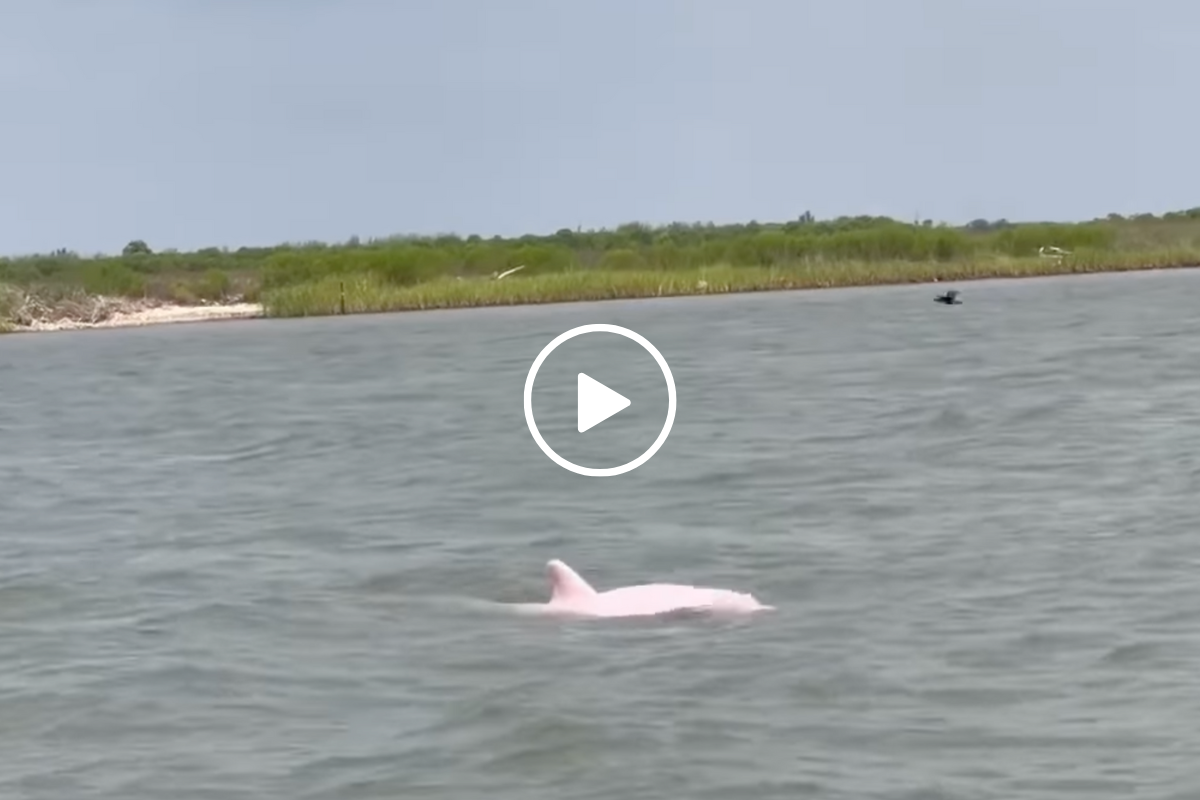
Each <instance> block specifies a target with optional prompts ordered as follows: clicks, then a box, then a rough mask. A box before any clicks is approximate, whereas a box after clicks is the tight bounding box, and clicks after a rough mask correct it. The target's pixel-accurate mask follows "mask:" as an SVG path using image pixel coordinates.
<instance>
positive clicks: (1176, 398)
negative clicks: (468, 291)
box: [0, 273, 1200, 800]
mask: <svg viewBox="0 0 1200 800" xmlns="http://www.w3.org/2000/svg"><path fill="white" fill-rule="evenodd" d="M1198 280H1200V274H1197V273H1164V274H1139V275H1123V276H1107V277H1086V278H1083V277H1081V278H1065V279H1045V280H1037V281H1027V282H1025V281H1021V282H1017V281H1013V282H993V283H972V284H966V285H965V286H963V287H961V288H963V289H964V292H963V298H964V301H965V304H964V305H962V306H956V307H951V308H947V307H942V306H938V305H935V304H934V303H933V302H932V295H933V294H934V293H935V292H934V289H933V287H928V286H918V287H900V288H887V289H868V290H846V291H827V292H817V293H775V294H764V295H742V296H733V297H714V298H693V299H680V300H661V301H660V300H651V301H642V302H632V303H608V304H596V305H571V306H556V307H549V306H547V307H540V308H538V307H533V308H511V309H492V310H476V311H463V312H446V313H427V314H408V315H387V316H378V317H352V318H340V319H323V320H298V321H279V322H274V321H271V322H267V321H253V322H245V323H243V322H234V323H221V324H212V325H198V326H178V327H173V326H166V327H160V328H147V329H134V330H111V331H87V332H72V333H56V334H36V335H28V336H10V337H4V338H0V754H2V757H0V796H3V797H5V798H9V797H11V798H39V799H40V798H54V799H55V800H60V799H61V798H95V797H104V798H122V799H123V800H139V799H140V798H155V800H158V799H159V798H166V797H170V798H210V799H214V800H215V799H218V798H219V799H220V800H226V799H228V798H255V799H256V800H259V799H260V798H305V799H308V798H312V799H314V800H315V799H316V798H354V799H355V800H359V799H361V798H405V799H406V800H407V799H408V798H438V799H439V800H440V799H441V798H447V799H449V798H454V800H461V799H463V798H485V797H487V798H501V799H504V798H512V799H513V800H517V799H518V798H519V799H520V800H536V799H537V798H555V799H556V800H559V799H565V798H570V799H574V798H580V799H581V800H582V799H583V798H622V799H625V798H673V799H674V798H734V797H736V798H794V797H815V798H846V799H847V800H849V798H854V799H855V800H860V799H861V798H904V799H905V800H908V799H909V798H911V799H913V800H915V799H916V798H963V799H964V800H967V799H972V800H973V799H974V798H1018V797H1019V798H1048V799H1054V800H1057V799H1059V798H1062V799H1064V800H1065V799H1066V798H1089V800H1091V798H1100V797H1116V796H1119V797H1122V798H1125V797H1138V798H1181V799H1182V798H1185V797H1188V798H1190V797H1196V796H1197V794H1200V767H1197V766H1196V764H1197V758H1196V756H1197V753H1200V726H1198V725H1197V722H1196V720H1197V719H1200V688H1197V682H1196V675H1197V657H1198V656H1200V634H1198V633H1197V631H1198V629H1200V592H1198V589H1200V581H1198V580H1197V578H1196V575H1197V570H1198V568H1200V425H1198V423H1200V411H1198V410H1197V409H1198V400H1197V398H1200V372H1198V371H1197V369H1196V365H1197V364H1200V317H1198V316H1197V314H1196V312H1195V308H1196V303H1195V301H1194V298H1195V296H1196V292H1197V289H1200V283H1198V282H1197V281H1198ZM587 322H611V323H615V324H618V325H625V326H627V327H630V328H632V329H634V330H636V331H638V332H640V333H642V334H643V335H645V336H646V337H647V338H649V339H650V340H651V341H652V342H653V343H654V344H655V345H656V346H657V347H658V348H659V349H660V350H661V351H662V353H663V355H664V356H665V357H666V359H667V360H668V362H669V363H670V365H671V368H672V371H673V374H674V378H675V381H676V384H677V386H678V389H679V407H678V415H677V418H676V420H675V425H674V430H673V432H672V434H671V436H670V438H669V439H668V440H667V442H666V445H665V446H664V447H663V449H662V450H661V451H660V452H659V453H658V454H657V455H656V456H655V457H654V458H652V459H651V460H650V461H649V462H648V463H647V464H646V465H645V466H643V467H641V468H640V469H638V470H636V471H635V472H633V473H630V474H628V475H625V476H622V477H619V478H605V479H596V478H584V477H580V476H577V475H573V474H571V473H569V472H567V471H565V470H563V469H561V468H559V467H558V466H556V465H554V464H553V463H551V461H550V460H549V459H548V458H546V457H545V456H544V455H543V454H542V453H541V452H540V451H539V450H538V449H537V447H536V445H535V444H534V442H533V440H532V438H531V437H530V435H529V432H528V430H527V429H526V427H525V421H524V416H523V411H522V405H521V396H522V394H521V393H522V390H523V386H524V381H525V375H526V372H527V370H528V369H529V366H530V364H531V363H532V361H533V359H534V357H535V356H536V355H537V354H538V352H539V351H540V350H541V349H542V347H543V346H544V345H545V344H547V343H548V342H549V341H550V340H551V339H552V338H553V337H555V336H556V335H558V334H559V333H561V332H563V331H565V330H566V329H568V328H570V327H574V326H575V325H579V324H584V323H587ZM586 349H587V348H584V350H586ZM601 351H603V348H599V349H598V350H596V352H597V353H600V352H601ZM619 351H620V347H619V346H617V347H614V349H613V350H612V351H611V352H612V354H613V355H611V356H606V355H603V354H601V355H596V356H595V358H594V363H589V366H588V368H587V370H585V371H588V374H590V375H594V377H596V378H597V379H598V380H601V381H603V382H605V383H606V384H607V385H610V386H613V388H615V389H617V390H618V391H622V392H623V393H624V390H625V388H626V386H625V385H624V384H622V383H621V381H622V380H624V379H623V378H622V373H621V369H623V368H624V369H626V370H627V371H628V373H629V375H631V376H632V377H630V378H629V384H630V386H631V387H632V388H630V392H632V393H633V394H635V395H636V397H635V398H634V399H635V405H636V406H637V408H639V409H640V408H641V407H642V405H647V406H648V407H649V408H648V410H647V411H646V412H644V414H643V416H642V417H636V416H633V413H632V412H633V411H634V408H633V407H631V409H630V411H629V415H628V416H627V417H621V416H618V417H614V418H613V419H612V420H610V421H608V422H605V423H603V424H602V425H601V426H599V427H598V428H596V429H594V431H593V432H589V433H588V434H586V436H592V435H593V433H596V434H599V436H597V437H596V439H595V440H594V441H599V440H602V442H601V444H599V445H597V447H598V450H597V451H595V453H593V455H596V453H600V455H603V456H604V457H606V458H607V457H608V456H613V457H614V458H615V457H619V456H624V455H626V454H627V452H628V447H627V446H626V444H620V445H611V447H610V444H611V442H614V441H619V440H620V439H621V436H622V435H623V434H622V431H625V430H626V429H627V428H628V429H629V430H634V429H636V430H637V431H638V436H639V437H647V436H648V437H649V438H641V439H639V441H641V442H642V443H643V446H644V445H645V444H648V443H649V439H650V438H652V437H653V434H654V432H655V431H656V430H657V429H658V428H659V427H661V421H662V410H663V409H662V407H655V406H654V401H653V399H646V400H645V402H644V403H642V402H639V401H638V398H652V397H653V395H654V392H653V391H649V390H645V387H644V386H643V385H642V384H641V383H639V381H643V380H644V381H649V382H650V383H647V384H645V386H649V385H651V383H653V381H654V380H657V381H659V382H660V384H659V385H661V381H662V377H661V374H658V373H656V372H655V370H656V369H657V368H656V367H654V366H653V362H650V361H649V360H648V358H647V357H643V358H642V361H637V357H636V356H628V358H629V361H628V362H627V363H626V364H625V365H624V366H622V364H621V362H620V359H621V358H625V357H626V356H623V355H620V352H623V351H620V352H619ZM582 352H583V351H576V355H577V357H579V358H584V355H581V354H580V353H582ZM604 352H608V351H604ZM568 355H570V353H568ZM606 359H607V360H606ZM613 359H616V360H615V361H614V360H613ZM567 361H569V359H568V360H567ZM567 361H563V362H561V363H559V364H558V366H557V367H552V366H551V364H552V363H553V360H548V361H547V369H546V370H545V371H544V375H543V376H541V377H539V379H538V380H539V383H538V388H537V390H536V391H535V395H537V396H536V397H535V405H536V404H537V403H542V405H541V406H539V408H544V416H543V411H542V410H539V411H538V415H539V417H538V418H539V422H541V421H542V420H543V418H544V419H545V425H544V429H543V433H544V434H545V435H546V437H547V440H548V441H549V442H550V443H551V445H553V446H560V447H563V448H567V447H569V446H571V445H570V440H571V437H572V436H574V437H576V438H578V434H574V433H572V432H571V431H570V425H572V424H573V422H574V420H573V419H571V418H570V414H569V413H566V412H563V409H562V400H563V398H564V397H566V398H567V399H568V400H569V398H570V397H571V393H572V392H573V391H574V377H573V373H571V369H572V368H573V366H572V364H570V363H567ZM643 362H644V363H643ZM564 365H565V366H564ZM647 365H648V366H647ZM556 370H557V371H556ZM591 370H594V371H591ZM614 370H615V371H614ZM639 370H640V372H639ZM556 376H557V377H556ZM564 376H565V377H564ZM543 380H545V381H547V387H548V388H546V390H545V391H544V392H543V390H542V383H541V382H542V381H543ZM562 380H567V381H568V383H569V385H568V386H566V387H565V388H564V387H562V386H557V388H556V384H555V383H554V382H555V381H562ZM538 392H542V393H543V394H545V395H546V397H547V398H548V399H546V400H544V401H543V400H541V399H539V398H541V397H542V395H541V394H538ZM627 396H632V395H631V394H627ZM555 398H557V399H555ZM660 402H665V393H662V399H661V400H660ZM555 403H558V404H559V405H558V406H556V405H555ZM625 418H627V419H628V420H629V422H628V423H624V422H622V421H621V420H622V419H625ZM639 426H640V427H639ZM604 431H607V433H604ZM646 431H649V434H647V433H646ZM635 438H636V437H635ZM604 443H609V444H604ZM605 448H609V449H608V450H606V449H605ZM576 449H577V450H578V448H576ZM584 449H585V450H586V448H584ZM633 449H634V450H637V449H638V448H636V447H635V448H633ZM601 451H603V452H601ZM573 454H574V455H576V456H581V454H580V453H579V452H574V453H573ZM582 455H587V453H583V454H582ZM581 457H582V456H581ZM611 465H612V459H610V460H609V463H607V464H600V466H611ZM551 557H560V558H563V559H565V560H566V561H567V562H568V563H570V564H572V565H573V566H575V567H576V568H577V569H579V570H580V571H581V572H582V573H583V574H584V576H585V577H587V578H588V579H590V580H591V581H593V582H594V583H595V584H596V585H597V586H599V587H601V588H605V587H610V586H615V585H620V584H627V583H635V582H639V581H644V580H678V581H688V582H691V581H695V582H699V583H704V584H709V585H717V586H724V587H729V588H736V589H741V590H745V591H751V592H754V593H755V594H756V595H757V596H759V597H760V598H761V599H762V600H763V601H764V602H769V603H772V604H774V605H776V606H778V607H779V610H778V611H776V612H774V613H773V614H770V615H768V616H764V617H761V618H757V619H752V620H735V621H719V620H717V621H713V620H708V621H706V620H670V621H665V622H626V623H625V624H621V623H619V622H617V623H613V622H574V623H565V622H553V621H548V620H537V619H528V618H521V617H517V616H514V615H512V614H509V613H505V611H504V609H503V607H501V606H499V605H498V603H501V602H528V601H541V600H544V599H545V596H546V586H545V579H544V576H543V573H542V570H543V566H544V564H545V562H546V560H547V559H549V558H551Z"/></svg>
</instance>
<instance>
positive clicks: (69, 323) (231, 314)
mask: <svg viewBox="0 0 1200 800" xmlns="http://www.w3.org/2000/svg"><path fill="white" fill-rule="evenodd" d="M262 313H263V309H262V306H261V305H259V304H258V303H232V304H229V305H211V306H180V305H161V306H153V307H148V308H139V309H135V310H130V311H114V312H113V313H112V314H111V315H110V316H108V317H106V318H104V319H100V320H96V321H95V322H86V321H81V320H77V319H69V318H63V319H56V320H33V321H31V322H30V323H28V324H26V325H15V326H14V327H13V332H14V333H19V332H23V331H70V330H81V329H85V328H131V327H140V326H143V325H165V324H170V323H179V322H212V321H216V320H226V319H250V318H253V317H260V316H262Z"/></svg>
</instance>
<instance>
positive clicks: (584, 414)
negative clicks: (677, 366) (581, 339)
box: [524, 324, 675, 478]
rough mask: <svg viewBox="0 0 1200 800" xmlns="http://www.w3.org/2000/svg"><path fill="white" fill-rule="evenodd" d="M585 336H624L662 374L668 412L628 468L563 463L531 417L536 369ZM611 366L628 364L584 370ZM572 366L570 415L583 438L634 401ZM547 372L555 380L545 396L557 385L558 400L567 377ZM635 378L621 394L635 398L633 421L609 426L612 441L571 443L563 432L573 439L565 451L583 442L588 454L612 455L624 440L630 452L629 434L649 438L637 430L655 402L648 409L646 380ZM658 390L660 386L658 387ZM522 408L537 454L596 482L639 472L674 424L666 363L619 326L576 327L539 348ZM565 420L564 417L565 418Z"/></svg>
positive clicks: (591, 439) (591, 438)
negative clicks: (559, 349) (573, 394)
mask: <svg viewBox="0 0 1200 800" xmlns="http://www.w3.org/2000/svg"><path fill="white" fill-rule="evenodd" d="M588 333H610V334H617V335H618V336H623V337H625V338H626V339H629V340H631V341H633V342H635V343H637V344H638V345H639V346H641V347H642V348H643V349H644V350H645V351H646V352H647V353H649V354H650V355H651V356H652V357H653V359H654V361H655V363H656V364H657V365H658V368H659V369H660V370H661V371H662V376H663V378H665V379H666V389H667V403H666V406H667V408H666V419H665V421H664V422H663V426H662V430H661V431H659V433H658V436H657V438H655V440H654V441H653V442H652V443H651V444H650V446H649V447H648V448H647V449H646V450H645V451H644V452H643V453H642V454H641V455H639V456H638V457H637V458H634V459H633V460H632V461H629V462H628V463H625V464H621V465H620V466H616V467H585V466H582V465H581V464H576V463H574V462H572V461H568V460H567V459H565V458H563V457H562V456H561V455H559V454H558V453H557V452H555V451H554V449H553V448H552V447H550V445H548V444H547V443H546V440H545V438H543V436H542V434H541V431H539V430H538V426H537V423H536V422H535V421H534V418H533V384H534V380H535V379H536V378H537V374H538V370H539V369H541V367H542V364H543V363H544V362H545V361H546V358H547V357H548V356H549V355H550V354H551V353H552V352H554V350H555V349H556V348H557V347H558V346H559V345H561V344H563V343H564V342H567V341H569V340H571V339H574V338H575V337H577V336H582V335H584V334H588ZM598 341H600V342H602V341H603V340H598ZM601 346H606V345H601ZM623 358H626V359H627V358H628V357H627V356H624V357H623ZM582 360H583V361H587V362H589V363H590V361H591V360H594V359H591V356H588V357H586V358H583V359H582ZM613 363H618V364H620V363H629V362H628V361H617V362H608V363H607V364H599V362H597V364H598V366H594V367H588V369H589V370H590V371H591V372H593V373H594V374H605V371H606V370H610V369H611V368H612V365H613ZM572 366H575V367H576V368H575V369H571V370H570V372H569V373H567V375H569V374H570V373H571V372H573V373H574V374H575V375H576V397H575V405H576V408H575V416H576V430H577V431H578V432H579V433H584V432H586V431H589V430H591V429H592V428H594V427H596V426H597V425H599V424H600V423H601V422H604V421H605V420H607V419H609V418H610V417H613V416H614V415H616V414H618V413H620V412H621V411H624V410H625V409H627V408H629V407H630V406H632V405H633V402H632V401H631V400H630V399H629V398H627V397H625V396H624V395H621V394H619V393H617V392H615V391H613V390H612V389H610V388H608V387H607V386H605V385H604V384H603V383H601V382H600V381H598V380H596V379H595V378H593V377H591V376H590V375H588V374H587V373H585V372H582V371H580V370H579V369H578V366H583V364H578V365H572ZM597 369H599V370H601V371H599V372H598V371H597ZM550 372H551V373H552V374H555V375H558V376H560V377H558V378H556V379H554V380H553V382H552V383H551V386H550V389H548V391H555V389H554V387H556V386H557V387H559V389H558V390H557V391H558V393H559V394H558V395H557V396H561V394H562V393H563V392H564V390H565V391H569V389H568V388H567V387H569V386H570V384H569V383H566V385H563V384H564V383H565V381H563V379H564V378H565V379H567V380H569V378H568V377H567V375H563V374H562V372H561V371H560V370H559V369H558V368H557V367H551V370H550ZM634 377H635V376H634V375H633V373H632V372H631V373H630V374H629V382H628V383H627V384H626V391H627V392H630V394H631V395H632V396H633V397H635V398H638V405H637V408H635V409H634V410H633V411H632V412H630V413H631V414H632V416H630V417H626V418H622V419H623V420H626V421H625V422H624V423H620V422H617V423H612V425H613V426H615V427H613V428H612V435H611V436H605V435H600V436H599V438H595V437H597V434H592V435H591V436H588V437H579V438H575V435H574V434H570V433H568V435H569V436H571V437H572V438H571V440H570V442H574V443H576V444H574V445H573V444H570V443H568V444H567V445H565V449H568V450H571V449H575V448H576V446H577V445H578V446H583V444H584V443H585V442H586V443H589V444H588V445H587V447H589V448H591V450H589V452H602V453H606V454H607V453H615V452H616V450H614V449H613V448H612V447H610V446H609V445H613V444H615V443H617V442H620V441H624V442H626V443H627V444H633V445H634V446H635V447H637V446H638V445H637V438H631V432H633V431H637V430H643V431H645V433H646V434H649V433H650V431H652V430H653V428H650V429H648V430H647V429H646V428H644V427H639V426H642V425H643V424H644V422H645V414H646V411H647V409H648V408H651V407H653V406H655V401H654V400H652V399H651V400H650V401H649V406H647V404H646V403H647V396H646V393H645V390H646V384H645V381H644V380H641V381H640V382H639V381H638V380H634ZM623 380H625V379H624V378H623ZM659 385H660V386H661V384H659ZM639 392H640V393H639ZM567 397H569V395H567ZM564 399H565V398H564ZM539 402H540V401H539ZM524 405H525V422H526V424H527V425H528V426H529V432H530V434H532V435H533V440H534V442H536V443H537V446H538V447H539V448H540V449H541V451H542V452H543V453H545V454H546V456H547V457H548V458H549V459H550V460H551V461H553V462H554V463H555V464H558V465H559V466H560V467H562V468H563V469H565V470H568V471H570V472H574V473H575V474H577V475H585V476H588V477H596V478H602V477H612V476H616V475H623V474H625V473H626V472H630V471H632V470H635V469H637V468H638V467H640V466H642V465H643V464H645V463H646V462H647V461H649V460H650V458H651V457H652V456H653V455H654V454H655V453H657V452H658V451H659V449H660V448H661V447H662V446H663V442H665V441H666V439H667V436H668V435H669V434H670V433H671V426H672V425H673V424H674V423H675V378H674V377H673V376H672V375H671V368H670V367H669V366H667V361H666V359H664V358H663V355H662V353H660V352H659V351H658V349H657V348H656V347H655V346H654V345H652V344H650V342H649V341H647V340H646V338H645V337H643V336H642V335H640V334H638V333H635V332H634V331H631V330H629V329H628V328H622V327H620V326H619V325H608V324H595V325H580V326H579V327H578V328H572V329H571V330H569V331H567V332H566V333H562V334H559V335H558V336H556V337H555V338H554V339H553V340H552V341H551V342H550V344H548V345H546V346H545V347H544V348H542V351H541V352H540V353H538V357H537V358H535V359H534V360H533V366H531V367H530V368H529V374H528V375H527V376H526V378H525V401H524ZM639 409H640V411H639ZM562 410H563V411H564V412H565V411H566V410H567V409H565V408H564V409H562ZM551 416H552V418H553V419H554V420H556V421H557V420H561V419H562V418H561V417H560V416H558V415H557V414H552V415H551ZM567 419H569V417H567ZM562 422H566V420H562ZM556 424H557V422H554V423H551V426H552V428H554V426H555V425H556ZM569 425H570V423H569V422H567V426H568V427H566V431H567V432H569V431H570V427H569ZM606 429H607V426H606ZM559 430H561V429H559ZM639 438H640V437H639ZM597 448H598V449H597ZM625 452H627V453H636V452H637V450H636V449H627V450H625ZM623 457H625V458H628V457H629V456H628V455H625V456H623Z"/></svg>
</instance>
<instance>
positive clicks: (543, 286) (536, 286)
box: [262, 248, 1200, 317]
mask: <svg viewBox="0 0 1200 800" xmlns="http://www.w3.org/2000/svg"><path fill="white" fill-rule="evenodd" d="M1197 264H1200V249H1198V250H1194V251H1193V250H1182V249H1178V248H1177V249H1163V250H1157V251H1151V252H1145V253H1121V252H1093V253H1088V252H1084V253H1080V254H1076V255H1073V256H1070V257H1066V258H1063V259H1052V258H1041V257H1032V258H1030V257H1026V258H1012V257H1004V256H993V257H989V258H979V259H971V260H964V261H958V262H947V263H938V262H916V263H914V262H911V261H886V262H879V261H830V260H824V261H811V262H807V263H800V264H793V265H789V266H777V267H761V266H744V267H739V266H732V265H730V264H714V265H712V266H707V267H697V268H694V269H673V270H644V269H643V270H634V269H625V270H604V269H591V270H586V269H576V270H570V271H565V272H558V273H546V274H541V275H531V276H527V277H526V276H521V275H520V274H517V275H513V276H510V277H508V278H505V279H503V280H492V279H487V278H461V277H458V278H450V277H443V278H437V279H434V280H430V281H426V282H424V283H419V284H416V285H412V286H397V285H395V284H394V283H392V282H390V281H388V280H387V279H386V278H384V277H382V276H379V275H375V274H371V273H366V274H362V275H344V276H343V275H336V276H329V277H326V278H320V279H317V280H312V281H308V282H306V283H302V284H297V285H291V286H285V287H282V288H278V289H274V290H270V291H267V292H265V293H264V294H263V297H262V302H263V309H264V313H265V314H266V316H272V317H297V316H320V315H328V314H338V313H340V311H341V303H342V292H343V288H344V293H345V295H344V296H345V311H346V313H348V314H355V313H376V312H385V311H416V310H426V309H438V308H471V307H476V306H497V305H521V304H534V303H562V302H575V301H587V300H616V299H632V298H643V297H672V296H680V295H699V294H724V293H731V292H755V291H770V290H780V289H821V288H831V287H838V286H875V285H885V284H900V283H926V282H934V281H965V280H979V279H984V278H1021V277H1032V276H1038V275H1062V274H1071V273H1087V272H1103V271H1124V270H1141V269H1157V268H1170V267H1182V266H1192V265H1197Z"/></svg>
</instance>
